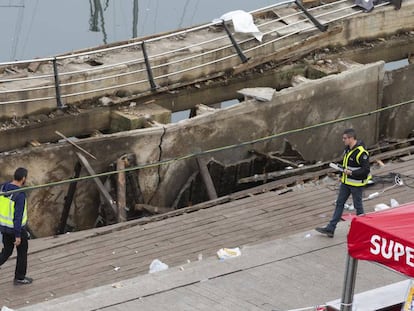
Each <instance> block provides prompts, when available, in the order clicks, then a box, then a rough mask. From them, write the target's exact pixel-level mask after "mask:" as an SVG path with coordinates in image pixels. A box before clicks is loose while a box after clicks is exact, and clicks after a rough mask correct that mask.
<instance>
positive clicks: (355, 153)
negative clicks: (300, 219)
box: [315, 129, 371, 238]
mask: <svg viewBox="0 0 414 311" xmlns="http://www.w3.org/2000/svg"><path fill="white" fill-rule="evenodd" d="M342 140H343V142H344V144H345V146H346V147H345V150H344V154H343V161H342V176H341V185H340V187H339V194H338V198H337V199H336V207H335V212H334V214H333V216H332V219H331V221H330V222H329V224H328V225H327V226H326V227H322V228H321V227H318V228H315V230H316V231H318V232H320V233H323V234H326V235H327V236H328V237H330V238H333V236H334V232H335V229H336V225H337V224H338V222H339V221H340V220H341V216H342V213H343V211H344V205H345V202H346V200H348V198H349V196H350V195H351V194H352V200H353V203H354V207H355V209H356V214H357V215H361V214H364V208H363V206H362V189H363V187H364V186H366V185H367V183H368V180H369V179H371V175H370V168H369V154H368V151H367V150H365V148H364V146H363V145H362V143H361V142H359V141H358V140H357V137H356V133H355V130H353V129H346V130H345V131H344V132H343V135H342Z"/></svg>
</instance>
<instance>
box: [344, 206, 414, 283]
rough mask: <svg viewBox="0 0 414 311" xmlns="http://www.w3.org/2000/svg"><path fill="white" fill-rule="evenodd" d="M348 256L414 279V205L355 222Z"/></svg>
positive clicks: (349, 238) (360, 218)
mask: <svg viewBox="0 0 414 311" xmlns="http://www.w3.org/2000/svg"><path fill="white" fill-rule="evenodd" d="M348 252H349V255H351V256H352V257H353V258H356V259H364V260H371V261H376V262H379V263H381V264H383V265H386V266H388V267H390V268H392V269H394V270H396V271H399V272H401V273H403V274H405V275H408V276H410V277H414V202H413V203H409V204H405V205H401V206H399V207H396V208H392V209H388V210H384V211H381V212H376V213H371V214H367V215H364V216H358V217H355V218H354V219H352V222H351V228H350V230H349V234H348Z"/></svg>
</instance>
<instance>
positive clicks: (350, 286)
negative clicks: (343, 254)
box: [341, 254, 358, 311]
mask: <svg viewBox="0 0 414 311" xmlns="http://www.w3.org/2000/svg"><path fill="white" fill-rule="evenodd" d="M357 268H358V259H355V258H353V257H351V256H350V255H349V254H347V259H346V271H345V278H344V288H343V291H342V299H341V311H352V303H353V299H354V289H355V279H356V272H357Z"/></svg>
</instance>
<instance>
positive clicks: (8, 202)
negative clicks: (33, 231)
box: [0, 196, 27, 228]
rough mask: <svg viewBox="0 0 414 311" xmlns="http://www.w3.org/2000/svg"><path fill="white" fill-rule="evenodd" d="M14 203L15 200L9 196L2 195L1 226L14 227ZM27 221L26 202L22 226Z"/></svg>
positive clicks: (0, 202)
mask: <svg viewBox="0 0 414 311" xmlns="http://www.w3.org/2000/svg"><path fill="white" fill-rule="evenodd" d="M14 205H15V202H14V201H13V200H12V199H11V197H10V198H8V197H5V196H0V226H3V227H7V228H14V223H13V220H14ZM26 223H27V204H26V201H25V203H24V210H23V219H22V226H24V225H26Z"/></svg>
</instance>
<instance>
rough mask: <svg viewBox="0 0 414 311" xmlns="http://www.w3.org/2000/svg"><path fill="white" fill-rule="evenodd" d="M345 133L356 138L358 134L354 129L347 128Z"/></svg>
mask: <svg viewBox="0 0 414 311" xmlns="http://www.w3.org/2000/svg"><path fill="white" fill-rule="evenodd" d="M343 134H344V135H346V136H348V137H353V138H354V139H356V138H357V135H356V132H355V130H354V129H346V130H345V131H344V133H343Z"/></svg>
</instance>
